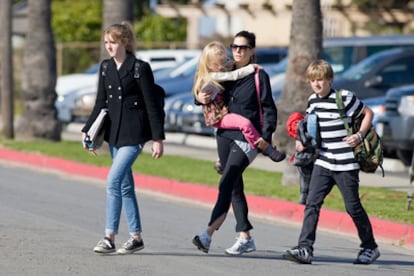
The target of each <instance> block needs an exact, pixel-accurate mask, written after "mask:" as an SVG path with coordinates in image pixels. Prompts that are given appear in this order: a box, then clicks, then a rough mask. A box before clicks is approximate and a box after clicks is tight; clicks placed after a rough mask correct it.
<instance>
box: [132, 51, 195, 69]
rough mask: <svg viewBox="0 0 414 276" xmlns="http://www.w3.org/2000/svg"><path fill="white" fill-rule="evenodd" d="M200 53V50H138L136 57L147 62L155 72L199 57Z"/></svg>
mask: <svg viewBox="0 0 414 276" xmlns="http://www.w3.org/2000/svg"><path fill="white" fill-rule="evenodd" d="M200 53H201V50H187V49H160V50H138V51H137V52H136V56H137V58H139V59H142V60H144V61H146V62H148V63H149V64H150V65H151V69H152V70H153V71H156V70H158V69H162V68H167V67H174V66H176V65H178V64H181V63H183V62H184V61H186V60H190V59H192V58H193V57H195V56H198V55H200Z"/></svg>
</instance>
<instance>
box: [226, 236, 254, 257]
mask: <svg viewBox="0 0 414 276" xmlns="http://www.w3.org/2000/svg"><path fill="white" fill-rule="evenodd" d="M236 240H237V241H236V242H235V243H234V244H233V246H232V247H230V248H227V249H226V254H229V255H241V254H243V253H249V252H253V251H256V245H255V244H254V240H253V238H251V237H250V239H248V240H246V239H244V238H241V237H238V238H236Z"/></svg>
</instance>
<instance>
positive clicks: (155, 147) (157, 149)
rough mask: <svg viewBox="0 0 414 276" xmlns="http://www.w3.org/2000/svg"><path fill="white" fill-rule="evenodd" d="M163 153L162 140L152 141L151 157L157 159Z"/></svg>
mask: <svg viewBox="0 0 414 276" xmlns="http://www.w3.org/2000/svg"><path fill="white" fill-rule="evenodd" d="M163 154H164V144H163V142H162V140H156V141H153V143H152V158H154V159H158V158H160V157H161V156H162V155H163Z"/></svg>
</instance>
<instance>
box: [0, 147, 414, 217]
mask: <svg viewBox="0 0 414 276" xmlns="http://www.w3.org/2000/svg"><path fill="white" fill-rule="evenodd" d="M0 145H2V146H3V147H6V148H9V149H14V150H19V151H24V152H32V153H40V154H44V155H48V156H53V157H60V158H65V159H69V160H73V161H77V162H81V163H87V164H92V165H97V166H110V163H111V160H110V157H109V155H108V154H101V155H98V156H92V155H90V154H88V153H86V152H85V150H84V149H82V147H81V145H80V143H79V142H73V141H63V142H59V143H53V142H44V141H38V142H17V141H11V140H0ZM133 170H134V172H137V173H141V174H146V175H154V176H159V177H165V178H170V179H174V180H178V181H183V182H192V183H199V184H203V185H208V186H213V187H216V186H217V183H218V182H219V177H220V176H219V175H218V174H217V173H215V172H214V170H213V169H212V162H211V161H204V160H198V159H193V158H187V157H181V156H173V155H164V156H163V157H162V158H161V159H158V160H154V159H152V158H151V156H150V155H149V154H148V153H142V154H141V155H140V156H139V157H138V160H137V162H135V165H134V167H133ZM195 172H196V173H195ZM281 177H282V174H281V173H278V172H269V171H265V170H259V169H255V168H248V169H247V170H246V172H245V173H244V181H245V191H246V192H247V193H249V194H254V195H259V196H266V197H271V198H276V199H283V200H288V201H292V202H297V200H298V198H299V187H298V186H283V185H282V184H281ZM360 197H361V200H362V203H363V205H364V207H365V209H366V210H367V212H368V214H369V215H370V216H372V217H377V218H382V219H386V220H391V221H396V222H402V223H409V224H414V211H413V210H410V211H407V210H406V202H407V200H406V197H407V194H406V193H405V192H397V191H392V190H388V189H384V188H372V187H361V188H360ZM324 208H328V209H332V210H338V211H345V209H344V205H343V202H342V197H341V195H340V193H339V191H338V189H337V188H336V187H335V188H334V189H333V190H332V192H331V193H330V194H329V195H328V197H327V198H326V200H325V203H324Z"/></svg>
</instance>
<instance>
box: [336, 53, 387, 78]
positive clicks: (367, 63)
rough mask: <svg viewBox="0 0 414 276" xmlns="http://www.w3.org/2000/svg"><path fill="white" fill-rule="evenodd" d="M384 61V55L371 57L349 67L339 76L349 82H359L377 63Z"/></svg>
mask: <svg viewBox="0 0 414 276" xmlns="http://www.w3.org/2000/svg"><path fill="white" fill-rule="evenodd" d="M383 60H384V55H372V56H370V57H368V58H366V59H364V60H362V61H361V62H359V63H357V64H355V65H354V66H351V67H350V68H349V69H348V70H346V71H345V72H343V73H342V74H341V77H343V78H344V79H349V80H359V79H361V78H362V77H363V76H364V75H365V74H366V73H368V72H370V71H372V70H373V68H375V67H376V65H377V64H378V63H381V62H382V61H383Z"/></svg>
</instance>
